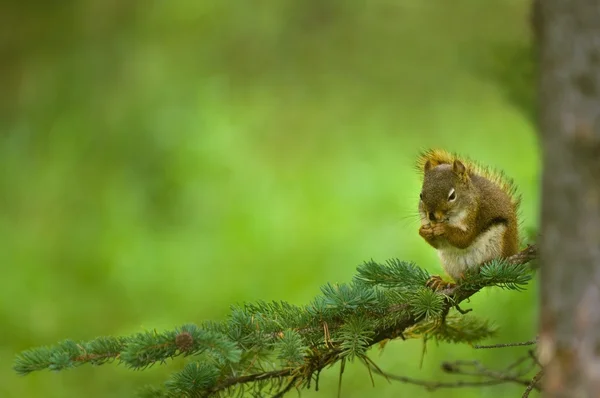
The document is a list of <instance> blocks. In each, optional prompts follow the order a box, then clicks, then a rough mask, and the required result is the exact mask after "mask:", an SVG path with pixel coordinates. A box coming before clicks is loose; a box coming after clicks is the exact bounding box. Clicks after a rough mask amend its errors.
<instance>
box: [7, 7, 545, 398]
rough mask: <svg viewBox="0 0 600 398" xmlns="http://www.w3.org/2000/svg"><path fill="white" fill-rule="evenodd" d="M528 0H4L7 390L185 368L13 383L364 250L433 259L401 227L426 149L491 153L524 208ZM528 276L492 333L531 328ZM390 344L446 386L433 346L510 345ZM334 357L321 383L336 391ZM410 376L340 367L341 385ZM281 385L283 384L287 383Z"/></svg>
mask: <svg viewBox="0 0 600 398" xmlns="http://www.w3.org/2000/svg"><path fill="white" fill-rule="evenodd" d="M528 3H529V2H528V1H525V0H518V1H517V0H488V1H481V0H456V1H453V2H448V1H445V0H429V1H419V0H394V1H392V0H371V1H368V2H367V1H358V0H346V1H342V0H303V1H292V0H280V1H277V0H272V1H259V0H257V1H247V2H244V1H237V2H234V1H217V0H206V1H192V0H180V1H175V2H168V1H152V0H150V1H117V0H79V1H62V2H53V1H33V2H18V1H16V0H10V1H8V0H7V1H5V2H3V3H2V5H0V22H1V23H0V26H1V27H0V29H1V31H2V34H1V36H0V40H1V42H0V43H1V47H0V48H1V51H2V53H1V54H0V55H1V57H0V66H1V69H0V72H1V73H0V86H1V87H2V89H1V90H0V109H1V114H0V116H1V119H0V123H1V125H0V127H1V130H0V194H1V195H0V203H1V206H2V211H1V213H0V238H1V239H0V253H1V257H2V258H1V265H2V288H1V289H0V322H1V330H0V396H2V397H80V396H83V395H84V394H85V396H86V397H88V398H96V397H130V396H132V391H135V390H136V389H138V388H139V387H141V386H143V385H145V384H154V385H158V384H160V383H161V382H162V381H163V380H164V379H165V378H166V377H167V375H168V374H169V372H170V371H172V370H174V369H178V368H180V367H181V366H182V365H183V363H184V362H183V361H179V360H177V361H174V362H173V364H171V365H169V366H166V367H160V366H157V367H154V368H152V369H150V370H147V371H144V372H131V371H128V370H126V369H124V368H123V367H119V366H116V365H106V366H102V367H99V368H93V367H90V366H86V367H82V368H79V369H76V370H73V371H68V372H63V373H56V374H54V373H50V372H40V373H34V374H31V375H29V376H27V377H18V376H16V375H15V374H14V373H13V372H12V370H11V366H12V362H13V359H14V356H15V355H16V354H17V353H18V352H19V351H20V350H23V349H26V348H29V347H32V346H38V345H46V344H52V343H55V342H57V341H59V340H62V339H64V338H73V339H77V340H79V339H90V338H93V337H96V336H98V335H122V334H129V333H134V332H138V331H142V330H147V329H152V328H156V329H158V330H163V329H167V328H172V327H174V326H178V325H181V324H183V323H187V322H200V321H202V320H204V319H215V320H219V319H224V318H225V317H226V315H227V313H228V308H229V305H231V304H234V303H241V302H245V301H254V300H272V299H274V300H287V301H289V302H291V303H295V304H305V303H307V302H308V301H309V300H311V299H312V297H314V295H316V294H318V293H319V287H320V286H321V285H322V284H325V283H326V282H348V281H350V280H351V278H352V276H353V274H354V271H355V267H356V266H357V265H359V264H361V263H362V262H363V261H364V260H368V259H371V258H373V259H375V260H381V261H383V260H385V259H388V258H391V257H398V258H400V259H403V260H410V261H415V262H417V263H418V264H419V265H421V266H423V267H426V268H427V269H429V270H430V271H431V272H436V273H439V272H440V266H439V262H438V260H437V256H436V254H435V252H434V251H433V250H432V249H431V248H430V247H428V246H427V245H426V243H425V242H424V241H423V240H422V239H421V238H420V237H419V236H418V233H417V230H418V226H419V225H418V220H417V215H416V214H417V212H416V206H417V200H418V194H419V181H418V176H417V175H416V174H415V173H414V170H413V162H414V159H415V156H416V154H417V153H418V151H419V150H420V149H423V148H427V147H442V148H446V149H449V150H452V151H458V152H460V153H463V154H466V155H469V156H471V157H474V158H476V159H478V160H481V161H483V162H485V163H487V164H490V165H492V166H495V167H499V168H502V169H504V170H505V171H506V172H507V173H508V174H509V175H510V176H512V177H514V179H515V180H516V182H517V184H518V185H519V186H520V190H521V192H522V193H523V196H524V203H523V211H522V213H523V226H524V227H535V226H536V224H537V201H538V178H539V167H538V150H537V142H536V137H535V131H534V125H533V123H532V117H531V115H532V113H531V110H532V109H533V107H532V93H533V87H532V84H533V83H532V79H531V76H530V69H531V65H530V64H529V58H528V48H529V42H530V33H529V28H528V8H529V4H528ZM536 291H537V287H536V284H535V283H533V284H532V285H531V286H530V288H529V289H528V290H527V291H526V292H524V293H518V292H507V291H501V290H499V289H496V290H486V291H483V292H481V293H479V294H477V295H476V296H475V297H474V298H473V299H472V300H471V302H470V303H467V304H465V305H464V307H467V308H474V309H475V312H474V314H478V315H480V316H484V317H487V318H489V319H492V320H493V321H494V322H495V323H496V324H497V325H498V326H500V332H499V334H498V336H497V337H496V338H495V339H494V340H493V341H489V343H493V342H509V341H522V340H529V339H531V338H532V337H533V336H534V335H535V330H536V328H537V316H536V314H537V307H536ZM421 350H422V344H421V342H420V341H408V342H402V341H398V342H393V343H391V344H389V345H388V346H387V347H386V349H385V350H384V351H383V353H382V354H381V355H379V354H378V353H377V350H376V349H374V350H373V358H374V359H376V361H377V362H378V363H379V364H380V365H381V366H382V367H383V368H384V369H386V370H388V371H390V372H393V373H397V374H401V375H407V376H413V377H419V378H425V379H430V380H455V378H454V377H453V376H446V375H443V374H442V372H441V371H440V370H439V365H440V362H441V361H443V360H456V359H480V360H482V361H483V362H485V363H486V364H488V365H490V366H494V365H495V366H498V367H500V366H502V365H505V364H507V363H508V362H509V361H511V360H512V359H514V358H515V357H516V356H517V354H519V353H521V352H523V350H522V349H521V350H519V349H516V348H515V349H504V350H500V351H495V350H494V351H483V352H482V351H475V350H473V349H471V348H470V347H468V346H452V345H448V344H440V345H436V344H435V343H430V344H429V345H428V349H427V355H426V357H425V360H424V364H423V367H422V368H420V367H419V362H420V353H421ZM337 377H338V374H337V368H334V369H329V370H327V371H325V372H324V373H323V374H322V376H321V391H320V392H319V393H315V392H314V391H310V392H304V393H303V396H304V397H317V396H318V397H334V396H336V393H337V392H336V391H337ZM522 390H523V388H522V387H519V386H511V385H505V386H500V387H493V388H487V389H470V390H469V389H458V390H440V391H436V392H431V393H430V392H427V391H425V390H423V389H421V388H418V387H413V386H409V385H404V384H401V383H391V384H390V383H388V382H386V381H385V380H384V379H382V378H376V386H375V388H373V387H372V386H371V383H370V380H369V376H368V373H367V371H366V370H365V368H364V367H363V366H362V365H360V364H354V365H352V366H350V369H347V370H346V373H345V379H344V382H343V394H342V396H344V397H364V396H378V397H397V396H435V397H476V396H478V397H479V396H491V397H496V396H497V397H500V396H520V394H521V393H522ZM291 395H292V396H293V395H294V393H292V394H291Z"/></svg>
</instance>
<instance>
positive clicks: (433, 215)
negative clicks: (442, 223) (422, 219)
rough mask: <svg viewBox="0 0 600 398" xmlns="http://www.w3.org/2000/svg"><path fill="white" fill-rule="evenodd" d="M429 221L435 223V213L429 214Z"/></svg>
mask: <svg viewBox="0 0 600 398" xmlns="http://www.w3.org/2000/svg"><path fill="white" fill-rule="evenodd" d="M429 220H430V221H435V214H434V213H433V212H431V213H429Z"/></svg>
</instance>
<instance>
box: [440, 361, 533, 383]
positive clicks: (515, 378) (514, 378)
mask: <svg viewBox="0 0 600 398" xmlns="http://www.w3.org/2000/svg"><path fill="white" fill-rule="evenodd" d="M525 358H528V357H525ZM522 362H523V359H522V358H519V359H518V360H517V361H516V363H517V364H518V363H522ZM463 367H470V368H471V369H473V370H469V369H463ZM514 367H515V364H513V365H511V366H509V369H510V368H514ZM442 369H443V370H444V371H445V372H446V373H453V374H459V375H463V376H477V377H481V376H485V377H489V378H490V379H492V380H496V381H499V382H503V383H504V382H512V383H517V384H521V385H523V386H529V383H530V382H529V380H525V379H522V377H523V376H525V374H527V373H529V371H530V369H527V370H525V371H521V372H517V373H510V372H507V371H504V372H502V371H497V370H492V369H488V368H486V367H485V366H483V365H482V364H481V363H480V362H479V361H456V362H453V363H449V362H444V363H443V364H442Z"/></svg>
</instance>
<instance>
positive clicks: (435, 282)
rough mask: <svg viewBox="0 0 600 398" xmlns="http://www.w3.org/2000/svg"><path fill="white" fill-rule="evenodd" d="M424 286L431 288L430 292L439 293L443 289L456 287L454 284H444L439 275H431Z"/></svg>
mask: <svg viewBox="0 0 600 398" xmlns="http://www.w3.org/2000/svg"><path fill="white" fill-rule="evenodd" d="M425 286H427V287H428V288H431V289H432V290H435V291H439V290H444V289H449V288H452V287H455V286H456V283H453V282H446V281H445V280H443V279H442V277H441V276H439V275H432V276H431V277H430V278H429V280H427V282H425Z"/></svg>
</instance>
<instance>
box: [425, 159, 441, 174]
mask: <svg viewBox="0 0 600 398" xmlns="http://www.w3.org/2000/svg"><path fill="white" fill-rule="evenodd" d="M439 165H440V163H439V162H437V161H436V160H434V159H429V160H427V162H425V166H423V171H429V170H431V169H433V168H434V167H437V166H439Z"/></svg>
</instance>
